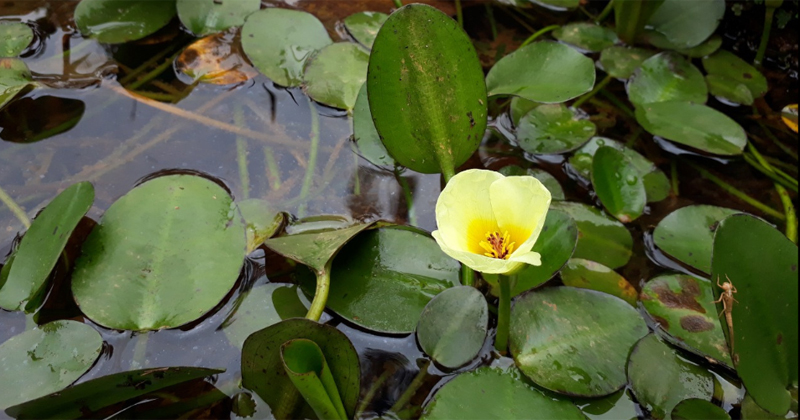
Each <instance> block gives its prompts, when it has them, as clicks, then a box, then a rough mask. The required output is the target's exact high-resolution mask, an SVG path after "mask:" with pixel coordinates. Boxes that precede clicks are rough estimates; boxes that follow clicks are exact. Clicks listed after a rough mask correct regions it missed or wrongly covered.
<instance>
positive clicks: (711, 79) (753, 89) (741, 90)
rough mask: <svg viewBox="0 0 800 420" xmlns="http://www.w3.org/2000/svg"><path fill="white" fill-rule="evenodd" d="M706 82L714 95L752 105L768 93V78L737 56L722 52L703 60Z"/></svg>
mask: <svg viewBox="0 0 800 420" xmlns="http://www.w3.org/2000/svg"><path fill="white" fill-rule="evenodd" d="M703 68H705V69H706V73H708V75H707V76H706V80H707V81H708V87H709V89H710V91H711V94H712V95H715V96H720V97H723V98H725V99H728V100H730V101H733V102H736V103H741V104H745V105H752V104H753V100H754V99H755V98H759V97H761V96H763V95H764V93H766V92H767V89H768V87H769V86H768V85H767V78H766V77H764V75H763V74H761V72H760V71H758V70H757V69H756V68H755V67H753V66H751V65H750V64H749V63H747V62H746V61H744V60H742V59H741V58H739V57H738V56H736V55H735V54H733V53H731V52H729V51H725V50H721V51H717V52H716V53H715V54H713V55H710V56H708V57H705V58H703Z"/></svg>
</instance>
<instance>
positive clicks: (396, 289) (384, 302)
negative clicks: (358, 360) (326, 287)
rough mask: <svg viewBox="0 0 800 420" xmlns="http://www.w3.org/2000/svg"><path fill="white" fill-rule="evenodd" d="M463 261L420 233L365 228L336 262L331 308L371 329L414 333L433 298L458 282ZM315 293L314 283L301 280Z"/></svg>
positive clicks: (357, 323) (346, 247) (393, 229)
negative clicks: (445, 251) (448, 254)
mask: <svg viewBox="0 0 800 420" xmlns="http://www.w3.org/2000/svg"><path fill="white" fill-rule="evenodd" d="M459 269H460V264H459V263H458V262H457V261H455V260H454V259H452V258H450V257H448V256H447V255H446V254H445V253H444V252H442V250H441V249H440V248H439V246H438V245H437V244H436V242H435V241H434V240H433V239H431V238H429V237H427V236H426V235H423V234H421V233H417V232H412V231H409V230H402V229H396V228H381V229H376V230H370V231H365V232H363V233H361V234H360V235H358V236H356V237H355V238H354V239H353V240H351V241H350V242H349V243H348V244H347V245H345V247H344V248H342V250H341V251H339V253H338V254H337V255H336V257H335V258H334V260H333V266H332V268H331V290H330V294H329V295H328V304H327V307H328V309H331V310H333V311H334V312H336V313H337V314H339V315H340V316H342V317H343V318H346V319H347V320H349V321H351V322H353V323H354V324H356V325H359V326H362V327H364V328H367V329H369V330H372V331H377V332H382V333H389V334H409V333H412V332H414V330H415V329H416V327H417V323H418V322H419V316H420V313H421V312H422V310H423V309H424V308H425V306H426V305H427V304H428V302H430V300H431V299H432V298H433V297H434V296H436V295H437V294H439V293H440V292H442V291H443V290H445V289H447V288H450V287H453V286H456V285H458V284H459ZM301 286H302V287H303V290H304V291H306V293H309V294H313V291H314V285H313V284H309V283H307V282H304V283H303V284H301Z"/></svg>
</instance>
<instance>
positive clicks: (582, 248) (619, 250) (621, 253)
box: [550, 201, 633, 269]
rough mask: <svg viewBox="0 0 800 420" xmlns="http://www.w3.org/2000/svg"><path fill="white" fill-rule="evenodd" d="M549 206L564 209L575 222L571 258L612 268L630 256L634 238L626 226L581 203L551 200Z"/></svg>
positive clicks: (624, 261) (625, 261)
mask: <svg viewBox="0 0 800 420" xmlns="http://www.w3.org/2000/svg"><path fill="white" fill-rule="evenodd" d="M550 207H551V208H552V209H556V210H562V211H564V212H566V213H567V214H569V215H570V216H572V218H573V219H574V220H575V222H576V223H577V225H578V245H577V246H576V248H575V253H574V254H573V256H572V257H573V258H584V259H587V260H591V261H597V262H599V263H600V264H603V265H605V266H607V267H609V268H612V269H614V268H619V267H622V266H623V265H625V264H627V263H628V260H630V258H631V255H633V251H632V248H633V237H631V233H630V232H629V231H628V229H627V228H626V227H625V225H623V224H622V223H620V222H619V221H618V220H616V219H614V218H612V217H609V216H607V215H605V214H604V213H603V212H601V211H600V210H598V209H597V208H595V207H592V206H587V205H586V204H582V203H572V202H567V201H562V202H559V201H554V202H553V203H551V204H550Z"/></svg>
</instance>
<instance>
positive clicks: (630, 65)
mask: <svg viewBox="0 0 800 420" xmlns="http://www.w3.org/2000/svg"><path fill="white" fill-rule="evenodd" d="M654 54H655V53H654V52H652V51H650V50H645V49H643V48H632V47H622V46H612V47H608V48H606V49H604V50H603V52H602V53H600V65H601V66H602V67H603V70H605V72H606V73H608V75H609V76H611V77H616V78H617V79H627V78H629V77H631V75H633V72H634V71H636V69H638V68H639V67H641V65H642V63H644V61H645V60H647V59H648V58H650V57H652V56H653V55H654Z"/></svg>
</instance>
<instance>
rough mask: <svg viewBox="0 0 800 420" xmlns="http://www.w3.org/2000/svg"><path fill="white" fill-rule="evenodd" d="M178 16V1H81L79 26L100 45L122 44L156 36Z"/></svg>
mask: <svg viewBox="0 0 800 420" xmlns="http://www.w3.org/2000/svg"><path fill="white" fill-rule="evenodd" d="M175 13H176V9H175V0H81V2H80V3H78V7H76V8H75V25H76V26H77V27H78V30H80V31H81V33H82V34H83V35H85V36H91V37H93V38H95V39H97V40H98V41H99V42H103V43H107V44H121V43H123V42H128V41H136V40H138V39H142V38H144V37H146V36H148V35H151V34H153V33H155V32H156V31H158V30H159V29H161V28H162V27H164V26H165V25H166V24H167V23H169V21H170V20H172V18H173V17H174V16H175Z"/></svg>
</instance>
